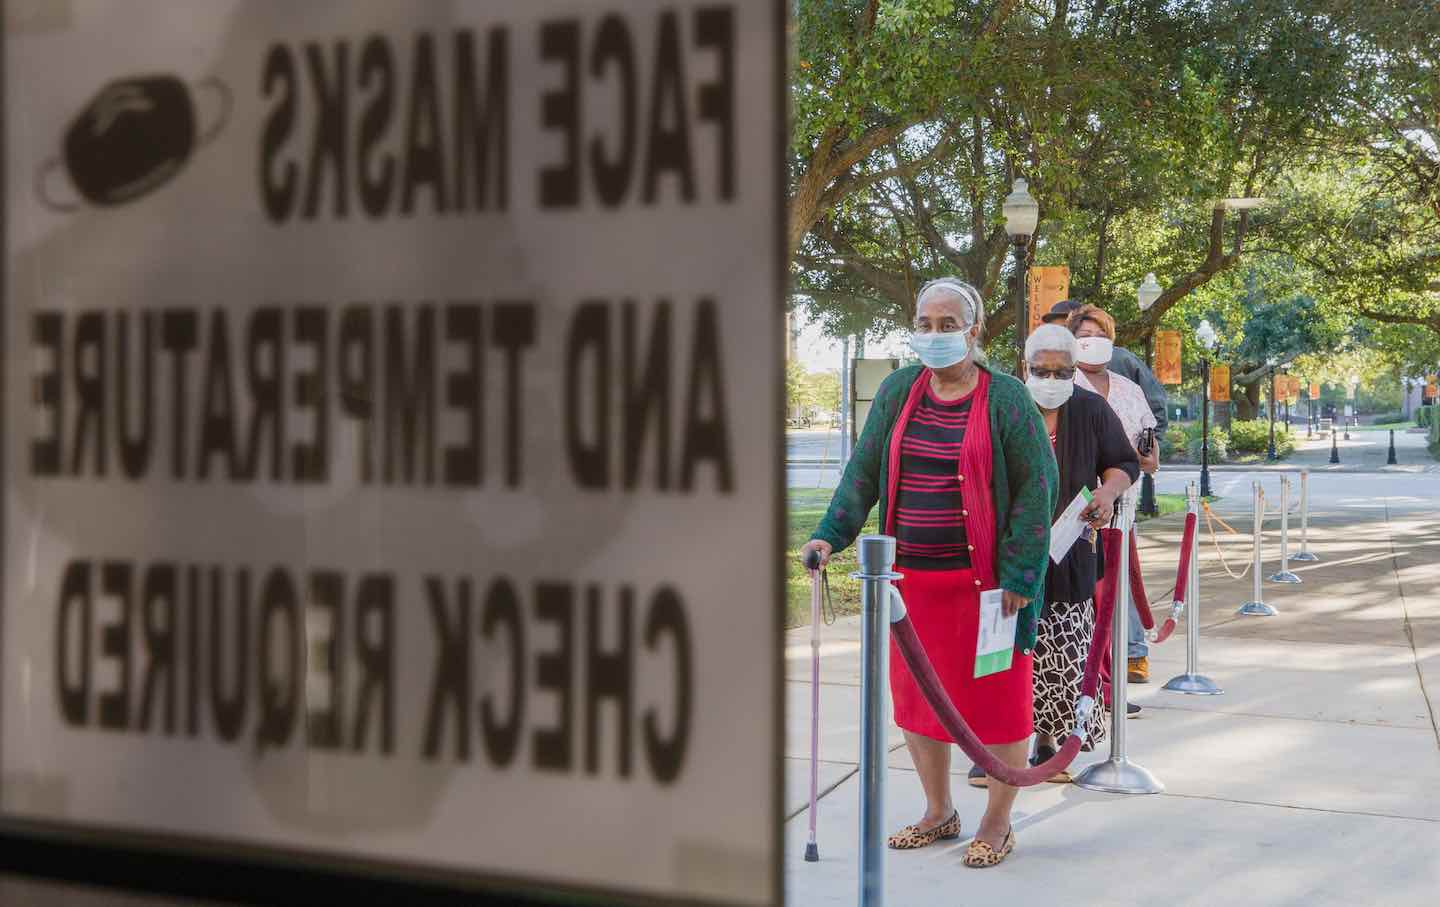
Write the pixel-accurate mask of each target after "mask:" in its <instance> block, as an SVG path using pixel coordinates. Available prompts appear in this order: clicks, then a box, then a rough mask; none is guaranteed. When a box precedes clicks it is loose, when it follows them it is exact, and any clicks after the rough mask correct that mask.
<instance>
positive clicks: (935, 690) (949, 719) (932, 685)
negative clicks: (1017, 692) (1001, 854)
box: [890, 533, 1119, 787]
mask: <svg viewBox="0 0 1440 907" xmlns="http://www.w3.org/2000/svg"><path fill="white" fill-rule="evenodd" d="M1106 536H1107V537H1106V539H1105V563H1106V564H1113V563H1114V562H1115V561H1116V560H1117V559H1118V555H1119V551H1118V550H1117V549H1118V548H1119V539H1118V537H1119V533H1113V534H1112V533H1106ZM1106 586H1107V587H1108V588H1107V590H1106V594H1104V595H1102V596H1101V601H1100V607H1099V608H1098V609H1097V613H1096V617H1095V634H1094V638H1093V639H1092V640H1091V643H1090V654H1089V656H1088V657H1087V658H1086V660H1085V674H1084V677H1083V678H1082V680H1081V682H1080V695H1081V696H1089V697H1091V698H1092V699H1095V700H1096V702H1095V708H1097V709H1098V708H1101V707H1102V706H1101V703H1100V701H1099V697H1098V696H1096V691H1097V690H1098V689H1099V684H1100V662H1101V653H1103V652H1105V651H1106V650H1107V649H1109V647H1110V622H1111V617H1112V616H1113V615H1114V611H1115V590H1116V588H1117V584H1116V583H1107V584H1106ZM890 635H891V637H892V638H893V639H894V640H895V644H896V647H897V648H899V650H900V654H901V656H902V657H903V658H904V659H905V665H906V667H908V668H909V669H910V676H912V677H914V678H915V684H916V685H917V686H918V687H919V688H920V692H921V694H923V695H924V696H925V701H926V702H928V703H930V708H931V709H932V710H934V712H935V717H936V718H938V719H939V720H940V726H941V727H943V728H945V732H946V733H947V734H949V735H950V737H951V738H952V739H953V740H954V741H955V742H956V744H958V745H959V747H960V749H962V750H964V752H965V755H967V756H969V757H970V759H971V761H973V762H974V763H975V764H976V765H978V766H980V768H981V770H983V771H984V772H985V774H987V775H989V776H990V777H991V778H994V779H995V780H997V781H999V782H1001V783H1002V784H1009V785H1011V786H1012V787H1032V786H1034V785H1036V784H1040V783H1042V782H1044V781H1047V780H1049V779H1050V778H1052V777H1054V775H1055V773H1056V772H1060V771H1064V770H1065V769H1066V768H1069V766H1070V763H1071V762H1073V761H1075V757H1076V756H1077V755H1078V754H1079V753H1080V746H1081V741H1080V735H1079V734H1071V735H1070V736H1069V737H1067V738H1066V739H1065V743H1064V745H1063V746H1061V747H1060V751H1059V752H1058V753H1056V754H1055V755H1054V756H1052V757H1050V758H1049V759H1047V760H1045V761H1044V762H1043V763H1041V764H1040V765H1035V766H1030V767H1028V768H1016V767H1014V766H1012V765H1006V764H1005V763H1004V762H1001V761H1000V760H999V759H997V758H996V757H995V754H994V753H992V752H990V750H989V749H987V748H986V746H985V744H983V743H981V742H980V738H979V737H976V736H975V732H974V731H972V730H970V725H968V724H966V723H965V717H964V716H963V715H961V714H960V712H959V710H958V709H956V708H955V704H954V703H952V702H951V701H950V697H949V695H948V694H947V693H946V692H945V688H944V687H943V686H942V685H941V684H940V677H939V675H937V674H936V673H935V667H934V665H932V664H931V663H930V658H929V656H927V655H926V654H925V646H924V645H923V644H922V643H921V642H920V637H919V636H918V635H916V633H915V627H914V626H913V625H912V624H911V623H910V618H909V617H902V618H901V619H900V620H898V621H896V622H895V623H893V624H891V625H890ZM1078 730H1081V731H1083V730H1084V729H1083V728H1080V729H1078Z"/></svg>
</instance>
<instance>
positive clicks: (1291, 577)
mask: <svg viewBox="0 0 1440 907" xmlns="http://www.w3.org/2000/svg"><path fill="white" fill-rule="evenodd" d="M1265 578H1266V579H1268V580H1269V581H1270V582H1272V583H1285V584H1287V585H1291V586H1294V585H1298V584H1299V582H1300V577H1298V576H1296V575H1295V574H1293V573H1291V572H1290V571H1289V570H1281V571H1280V572H1279V573H1272V574H1270V575H1269V576H1267V577H1265Z"/></svg>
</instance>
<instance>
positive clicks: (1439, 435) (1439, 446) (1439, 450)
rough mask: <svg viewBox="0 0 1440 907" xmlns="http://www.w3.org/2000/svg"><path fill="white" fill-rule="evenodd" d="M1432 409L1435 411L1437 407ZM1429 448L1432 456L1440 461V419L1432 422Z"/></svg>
mask: <svg viewBox="0 0 1440 907" xmlns="http://www.w3.org/2000/svg"><path fill="white" fill-rule="evenodd" d="M1430 409H1431V410H1432V411H1433V410H1434V409H1435V407H1433V406H1432V407H1430ZM1428 446H1429V448H1430V455H1431V456H1432V457H1434V458H1435V459H1437V460H1440V419H1431V420H1430V443H1429V445H1428Z"/></svg>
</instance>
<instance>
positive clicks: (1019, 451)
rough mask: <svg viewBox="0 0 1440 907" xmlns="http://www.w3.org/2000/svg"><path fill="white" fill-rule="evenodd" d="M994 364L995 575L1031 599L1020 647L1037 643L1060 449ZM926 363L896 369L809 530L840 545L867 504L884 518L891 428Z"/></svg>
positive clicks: (1024, 395) (1019, 632) (860, 521)
mask: <svg viewBox="0 0 1440 907" xmlns="http://www.w3.org/2000/svg"><path fill="white" fill-rule="evenodd" d="M980 367H981V368H984V369H985V370H986V371H987V372H990V438H991V446H992V447H993V448H994V467H993V468H994V474H993V476H992V487H993V489H994V495H995V522H996V526H995V539H996V546H995V547H996V551H995V559H996V564H995V575H996V576H997V577H998V578H999V581H1000V586H1001V588H1003V589H1006V590H1009V591H1010V592H1014V593H1017V594H1019V595H1023V596H1025V597H1026V598H1028V599H1030V604H1029V605H1027V606H1026V607H1025V608H1024V609H1023V610H1021V612H1020V620H1019V623H1018V626H1017V628H1016V631H1015V647H1016V648H1017V649H1020V650H1021V651H1022V652H1023V653H1027V654H1028V653H1029V652H1030V650H1031V649H1033V648H1035V629H1036V622H1037V621H1038V619H1039V614H1040V608H1041V605H1042V604H1043V602H1042V601H1041V597H1042V595H1043V593H1044V591H1045V567H1046V565H1047V564H1048V563H1049V560H1050V521H1051V518H1052V514H1054V512H1055V501H1056V496H1057V495H1058V494H1059V487H1060V475H1059V471H1058V469H1057V467H1056V465H1055V452H1054V451H1053V450H1052V449H1051V447H1050V438H1049V436H1048V435H1047V434H1046V432H1045V420H1044V419H1043V418H1041V416H1040V410H1039V409H1038V408H1037V407H1036V406H1035V401H1034V400H1032V399H1031V397H1030V392H1029V391H1028V390H1026V389H1025V385H1023V384H1021V383H1020V382H1019V381H1017V380H1015V379H1014V378H1012V377H1010V376H1009V375H1006V374H1003V373H1000V372H995V371H993V370H991V369H989V368H986V366H984V365H981V366H980ZM920 372H921V367H920V366H918V365H911V366H907V367H905V368H902V369H899V370H898V371H895V372H892V373H891V374H890V376H889V377H888V378H886V379H885V382H884V383H883V384H881V385H880V390H879V391H878V392H876V394H875V401H874V403H873V404H872V405H871V407H870V415H869V417H867V418H866V420H865V429H864V430H863V431H862V432H861V433H860V439H859V440H858V441H857V442H856V444H855V451H854V453H853V454H852V455H851V457H850V463H849V465H847V466H846V467H845V474H844V475H843V476H841V477H840V485H839V487H838V488H836V489H835V495H834V497H832V498H831V499H830V508H829V509H828V510H826V511H825V516H824V518H823V519H821V520H820V525H819V526H818V527H817V528H816V530H815V534H814V535H813V536H811V538H815V539H820V540H821V541H824V542H828V543H829V544H830V547H831V548H832V549H833V550H834V551H841V550H843V549H845V548H846V547H848V546H849V545H850V544H851V543H852V542H854V541H855V537H856V536H858V535H859V534H860V530H861V529H862V528H863V527H864V525H865V520H866V518H867V517H868V516H869V515H870V509H871V508H872V507H874V506H875V504H876V503H877V502H878V503H879V504H880V526H881V529H882V531H883V529H884V527H885V526H886V525H887V520H886V517H887V515H888V511H887V509H886V508H887V507H888V506H889V502H888V501H887V500H886V499H885V497H886V494H887V492H888V488H887V485H888V483H887V482H886V477H887V476H889V474H890V435H891V433H892V432H893V431H894V430H895V423H896V421H897V420H898V419H899V417H900V411H901V409H903V408H904V406H905V400H906V399H907V398H908V397H909V394H910V388H911V387H912V386H913V385H914V383H915V380H916V378H918V377H919V375H920Z"/></svg>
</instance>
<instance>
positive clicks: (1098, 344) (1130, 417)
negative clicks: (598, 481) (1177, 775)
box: [1067, 305, 1160, 712]
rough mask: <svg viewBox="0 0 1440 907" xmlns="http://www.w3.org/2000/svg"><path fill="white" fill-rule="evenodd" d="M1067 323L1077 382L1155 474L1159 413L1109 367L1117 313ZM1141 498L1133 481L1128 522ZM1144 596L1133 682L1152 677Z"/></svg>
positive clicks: (1133, 636) (1133, 644)
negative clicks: (1100, 401)
mask: <svg viewBox="0 0 1440 907" xmlns="http://www.w3.org/2000/svg"><path fill="white" fill-rule="evenodd" d="M1067 327H1069V328H1070V333H1072V334H1074V335H1075V339H1076V341H1077V342H1078V343H1079V353H1078V356H1079V358H1078V361H1077V363H1076V364H1077V365H1078V366H1079V368H1078V370H1077V371H1076V372H1075V383H1076V384H1077V385H1079V386H1080V387H1083V388H1085V389H1086V390H1089V391H1094V392H1095V393H1097V394H1099V395H1100V396H1102V397H1104V398H1105V402H1107V403H1109V404H1110V408H1111V409H1113V410H1115V415H1117V416H1119V417H1120V424H1121V425H1122V426H1124V428H1125V437H1127V438H1129V439H1130V443H1131V444H1132V445H1133V446H1134V447H1135V449H1136V452H1137V454H1138V456H1139V458H1140V469H1141V471H1142V472H1148V473H1149V474H1150V475H1152V476H1153V475H1154V474H1155V473H1156V472H1157V471H1158V470H1159V469H1160V445H1159V444H1157V443H1155V442H1154V439H1153V438H1152V439H1151V441H1150V444H1149V448H1148V450H1145V452H1144V453H1141V452H1140V451H1141V450H1143V449H1144V448H1145V445H1144V444H1143V443H1142V440H1141V439H1142V438H1143V437H1144V435H1145V432H1146V431H1147V430H1153V429H1154V428H1155V427H1156V420H1155V414H1154V412H1153V411H1152V410H1151V408H1150V404H1149V402H1148V401H1147V400H1146V399H1145V391H1144V390H1142V389H1141V387H1140V385H1138V384H1136V383H1135V382H1134V381H1131V380H1130V379H1129V378H1126V377H1125V376H1124V375H1120V374H1117V373H1116V372H1114V371H1112V370H1111V369H1110V360H1111V358H1112V357H1113V355H1114V352H1115V319H1114V318H1113V317H1111V315H1110V313H1109V312H1106V311H1105V310H1104V309H1101V308H1098V307H1096V306H1093V305H1085V306H1081V307H1080V308H1079V309H1077V310H1075V311H1074V312H1072V313H1071V315H1070V319H1069V321H1068V323H1067ZM1139 498H1140V486H1139V485H1138V484H1135V485H1131V486H1130V488H1129V490H1127V491H1126V492H1125V507H1124V516H1123V517H1122V518H1123V519H1124V520H1125V522H1126V523H1127V525H1128V524H1130V523H1132V522H1133V521H1134V519H1135V511H1136V509H1137V506H1138V503H1139ZM1107 531H1108V530H1107ZM1117 531H1118V530H1117ZM1130 575H1131V582H1132V583H1134V584H1135V585H1136V588H1137V589H1139V583H1140V580H1139V577H1140V550H1139V546H1138V545H1136V543H1135V536H1134V534H1133V533H1132V534H1131V536H1130ZM1141 598H1142V596H1139V595H1137V596H1136V597H1135V598H1134V599H1133V600H1132V602H1133V605H1132V607H1133V608H1134V613H1133V615H1132V616H1131V618H1130V622H1129V628H1130V638H1129V639H1128V640H1127V641H1126V642H1127V645H1126V650H1127V652H1126V660H1127V661H1128V662H1129V670H1128V674H1127V675H1126V676H1127V677H1128V679H1129V681H1130V682H1131V683H1149V682H1150V647H1149V646H1148V645H1146V643H1145V631H1144V630H1143V629H1142V625H1144V626H1148V625H1149V623H1150V621H1149V619H1148V618H1149V616H1150V615H1149V614H1148V613H1147V614H1146V615H1145V616H1144V618H1142V617H1141V615H1140V611H1139V609H1140V607H1141ZM1131 708H1132V711H1137V712H1138V711H1139V706H1135V705H1134V704H1133V703H1132V704H1131Z"/></svg>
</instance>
